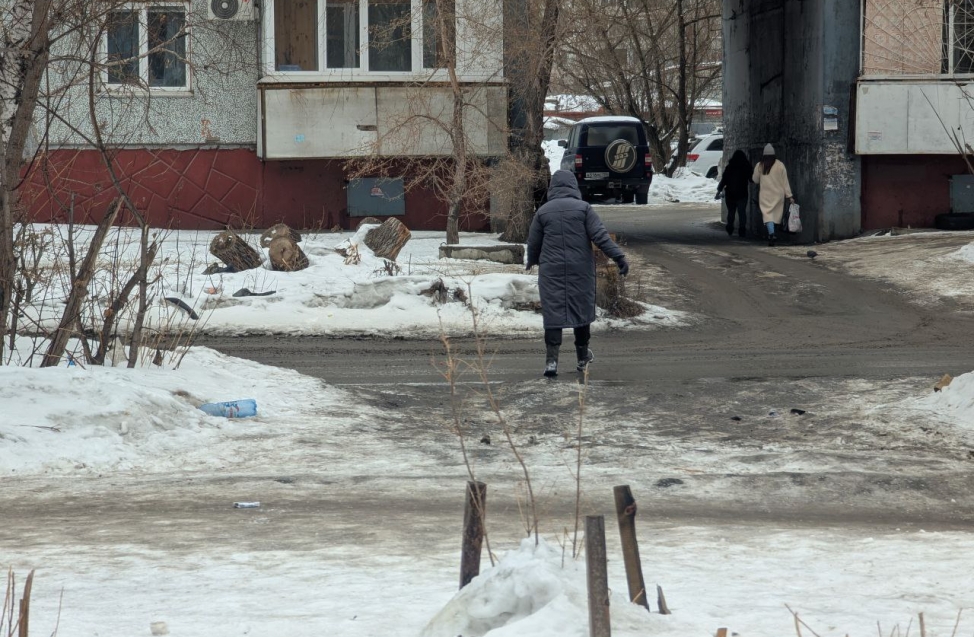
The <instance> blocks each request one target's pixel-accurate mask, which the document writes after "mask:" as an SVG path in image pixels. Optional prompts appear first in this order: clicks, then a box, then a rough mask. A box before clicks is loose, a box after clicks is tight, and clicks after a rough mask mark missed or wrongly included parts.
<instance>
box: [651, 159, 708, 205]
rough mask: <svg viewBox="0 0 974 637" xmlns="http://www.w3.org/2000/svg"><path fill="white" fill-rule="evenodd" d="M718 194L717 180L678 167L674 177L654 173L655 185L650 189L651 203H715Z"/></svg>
mask: <svg viewBox="0 0 974 637" xmlns="http://www.w3.org/2000/svg"><path fill="white" fill-rule="evenodd" d="M716 194H717V181H716V180H714V179H708V178H707V177H702V176H701V175H698V174H696V173H693V172H691V171H689V170H688V169H686V168H678V169H677V170H676V173H674V175H673V177H672V178H670V177H667V176H666V175H663V174H657V175H654V176H653V185H652V186H651V187H650V189H649V197H650V203H662V202H664V201H666V202H671V203H676V202H692V203H715V202H714V195H716Z"/></svg>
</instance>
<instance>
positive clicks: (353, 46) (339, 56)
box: [325, 0, 359, 69]
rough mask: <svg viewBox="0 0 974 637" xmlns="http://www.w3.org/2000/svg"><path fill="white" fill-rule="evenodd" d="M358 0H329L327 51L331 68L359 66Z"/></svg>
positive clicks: (326, 17) (326, 13) (326, 20)
mask: <svg viewBox="0 0 974 637" xmlns="http://www.w3.org/2000/svg"><path fill="white" fill-rule="evenodd" d="M358 16H359V3H358V0H327V4H326V5H325V28H326V30H327V38H328V45H327V51H326V53H325V59H326V61H327V66H328V68H330V69H357V68H358V67H359V18H358Z"/></svg>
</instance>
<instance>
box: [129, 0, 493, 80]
mask: <svg viewBox="0 0 974 637" xmlns="http://www.w3.org/2000/svg"><path fill="white" fill-rule="evenodd" d="M472 1H474V2H477V1H478V0H472ZM456 2H457V0H271V2H270V3H269V4H268V5H267V9H268V12H267V13H265V15H266V16H267V20H268V21H269V22H270V23H273V28H268V29H266V30H265V32H264V46H265V49H264V50H265V59H266V60H267V65H268V66H267V67H266V70H267V71H268V72H269V73H273V72H275V71H276V72H282V73H299V72H310V73H319V72H320V73H321V74H322V75H333V76H340V77H343V78H349V77H357V76H358V75H359V72H360V71H361V72H363V73H376V74H380V73H381V74H388V73H410V72H413V71H419V70H421V69H429V70H436V69H443V68H445V67H446V65H447V64H448V63H449V62H450V60H451V59H455V57H456V48H457V28H456V20H457V17H456ZM143 37H144V36H143ZM124 44H125V41H121V40H120V41H119V42H118V43H117V44H116V48H121V47H122V46H123V45H124ZM347 69H353V70H354V71H355V72H352V73H349V72H348V71H347ZM122 71H124V69H122ZM120 72H121V71H120Z"/></svg>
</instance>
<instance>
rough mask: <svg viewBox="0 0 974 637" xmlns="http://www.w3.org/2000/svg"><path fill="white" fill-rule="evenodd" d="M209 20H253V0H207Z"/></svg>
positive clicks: (254, 14) (254, 12)
mask: <svg viewBox="0 0 974 637" xmlns="http://www.w3.org/2000/svg"><path fill="white" fill-rule="evenodd" d="M207 9H208V11H209V17H210V20H241V21H243V20H253V19H255V18H256V16H257V11H256V10H255V9H254V2H253V0H209V6H208V7H207Z"/></svg>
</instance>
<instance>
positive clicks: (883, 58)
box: [854, 0, 974, 229]
mask: <svg viewBox="0 0 974 637" xmlns="http://www.w3.org/2000/svg"><path fill="white" fill-rule="evenodd" d="M862 6H863V15H862V30H863V37H862V59H861V68H862V73H861V76H860V78H859V82H858V84H857V87H856V95H855V104H856V113H855V115H856V117H855V132H854V146H855V151H856V153H857V154H858V155H859V156H860V157H861V160H862V225H863V228H866V229H870V228H883V227H890V226H899V227H906V226H913V227H924V226H931V225H933V223H934V218H935V217H936V216H937V215H939V214H943V213H946V212H951V211H953V212H974V198H972V197H970V196H968V195H967V194H966V193H967V190H968V189H969V188H971V187H972V186H974V182H972V179H974V177H972V172H971V168H970V167H969V164H968V163H967V161H966V160H965V155H969V154H971V147H970V146H968V144H969V143H974V84H972V82H974V1H972V0H946V1H945V0H864V2H863V4H862Z"/></svg>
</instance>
